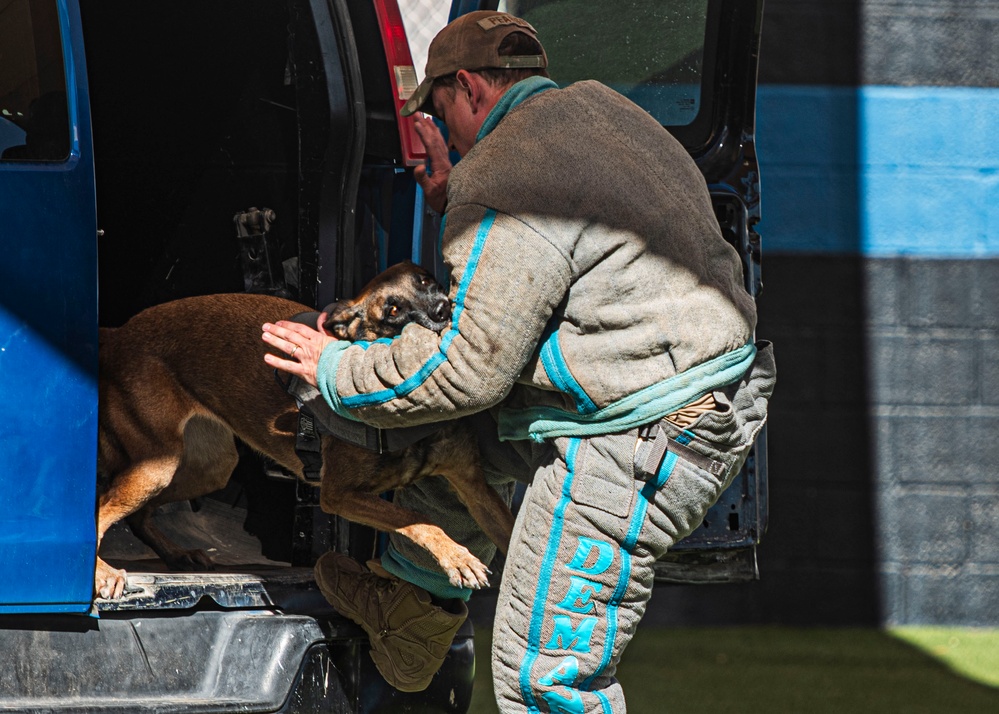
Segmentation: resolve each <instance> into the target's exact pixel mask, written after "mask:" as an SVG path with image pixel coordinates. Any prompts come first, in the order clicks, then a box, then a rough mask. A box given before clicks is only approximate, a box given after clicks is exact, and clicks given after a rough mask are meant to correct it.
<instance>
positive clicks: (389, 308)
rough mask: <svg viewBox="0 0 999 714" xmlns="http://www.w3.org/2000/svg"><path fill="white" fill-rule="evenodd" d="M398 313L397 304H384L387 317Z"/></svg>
mask: <svg viewBox="0 0 999 714" xmlns="http://www.w3.org/2000/svg"><path fill="white" fill-rule="evenodd" d="M398 314H399V306H398V305H391V304H389V305H386V306H385V315H386V316H387V317H396V316H397V315H398Z"/></svg>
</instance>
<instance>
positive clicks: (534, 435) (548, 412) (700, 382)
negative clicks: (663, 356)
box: [498, 344, 756, 442]
mask: <svg viewBox="0 0 999 714" xmlns="http://www.w3.org/2000/svg"><path fill="white" fill-rule="evenodd" d="M754 359H756V346H755V345H753V344H747V345H744V346H742V347H740V348H739V349H737V350H732V351H731V352H726V353H725V354H723V355H719V356H718V357H715V358H714V359H710V360H708V361H707V362H702V363H701V364H699V365H697V366H696V367H691V368H690V369H688V370H686V371H685V372H681V373H680V374H677V375H675V376H673V377H670V378H669V379H667V380H664V381H662V382H659V383H657V384H653V385H651V386H649V387H646V388H645V389H641V390H639V391H637V392H635V393H634V394H630V395H628V396H627V397H625V398H624V399H619V400H618V401H616V402H614V403H613V404H609V405H608V406H606V407H604V408H603V409H600V410H598V411H596V412H594V413H592V414H574V413H572V412H569V411H566V410H564V409H557V408H555V407H529V408H527V409H503V410H501V411H500V413H499V419H498V423H499V438H500V441H510V440H518V439H533V440H534V441H537V442H541V441H544V440H545V439H552V438H555V437H559V436H596V435H598V434H613V433H615V432H620V431H627V430H628V429H634V428H635V427H639V426H641V425H642V424H648V423H650V422H653V421H657V420H659V419H662V418H663V417H664V416H666V415H667V414H672V413H673V412H675V411H676V410H677V409H679V408H680V407H682V406H685V405H687V404H690V403H691V402H692V401H694V400H696V399H699V398H701V397H703V396H704V395H705V394H707V393H708V392H710V391H712V390H714V389H718V388H719V387H723V386H725V385H726V384H731V383H732V382H734V381H736V380H737V379H739V377H741V376H742V375H743V374H745V373H746V371H747V370H748V369H749V368H750V366H751V365H752V364H753V360H754Z"/></svg>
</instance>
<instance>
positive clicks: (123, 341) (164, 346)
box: [94, 262, 513, 599]
mask: <svg viewBox="0 0 999 714" xmlns="http://www.w3.org/2000/svg"><path fill="white" fill-rule="evenodd" d="M308 310H309V308H308V307H306V306H304V305H300V304H298V303H295V302H292V301H290V300H285V299H283V298H278V297H272V296H268V295H258V294H243V293H234V294H221V295H209V296H202V297H190V298H183V299H180V300H175V301H173V302H168V303H163V304H161V305H156V306H154V307H150V308H148V309H146V310H144V311H142V312H140V313H139V314H137V315H135V316H134V317H133V318H131V319H130V320H129V321H128V322H126V323H125V324H124V325H122V326H121V327H119V328H115V329H110V328H102V329H101V332H100V347H99V356H100V378H99V386H98V389H99V429H98V471H99V472H100V473H101V474H102V475H103V477H104V481H105V483H106V487H105V488H104V489H102V491H101V493H100V496H99V498H98V512H97V542H98V548H99V547H100V542H101V539H102V538H103V536H104V534H105V533H106V532H107V530H108V528H109V527H110V526H112V525H113V524H114V523H116V522H118V521H120V520H121V519H123V518H125V519H127V522H128V525H129V526H130V528H131V529H132V531H133V532H134V533H135V534H136V536H137V537H138V538H139V539H140V540H142V541H143V542H144V543H146V544H147V545H148V546H150V547H151V548H152V549H153V550H154V551H155V552H156V553H157V555H159V556H160V557H161V558H162V559H163V561H164V562H165V563H166V564H167V565H168V566H169V567H171V568H173V569H177V570H197V569H211V567H212V562H211V559H210V558H209V557H208V556H207V555H206V554H205V553H204V552H202V551H200V550H183V549H181V548H179V547H178V546H177V545H176V544H174V543H172V542H171V541H169V540H168V539H167V538H166V537H165V536H164V535H163V533H162V532H160V531H159V530H157V528H156V526H155V525H154V523H153V520H152V515H153V513H154V511H155V510H156V508H157V507H159V506H161V505H163V504H165V503H171V502H175V501H184V500H190V499H194V498H197V497H200V496H204V495H205V494H208V493H211V492H213V491H216V490H218V489H220V488H222V487H223V486H225V484H226V483H227V482H228V480H229V477H230V476H231V474H232V471H233V469H234V468H235V466H236V462H237V461H238V454H237V451H236V445H235V441H234V439H233V436H234V435H235V436H237V437H239V439H240V440H241V441H243V442H244V443H245V444H247V445H248V446H249V447H250V448H252V449H254V450H256V451H257V452H259V453H261V454H263V455H264V456H266V457H268V458H270V459H271V460H273V461H274V462H276V463H278V464H280V465H281V466H283V467H284V468H285V469H287V470H289V471H291V472H293V473H295V474H296V475H298V476H299V477H302V476H303V473H302V462H301V460H300V459H299V457H298V456H297V454H296V452H295V434H296V429H297V425H298V408H297V405H296V402H295V401H294V399H292V397H290V396H289V395H288V394H287V393H286V392H285V391H284V390H283V389H282V387H281V386H280V385H279V384H278V381H277V380H276V379H275V377H274V373H273V370H272V369H271V368H270V367H268V366H267V365H266V364H265V363H264V359H263V356H264V353H265V352H267V351H271V352H274V350H273V349H271V348H269V347H267V345H265V344H264V342H263V341H262V340H261V339H260V334H261V325H263V323H265V322H276V321H278V320H282V319H288V318H290V317H292V316H294V315H296V314H299V313H302V312H305V311H308ZM324 312H325V314H326V319H325V322H324V323H323V325H322V326H323V327H324V328H325V331H326V332H327V333H329V334H331V335H333V336H335V337H337V338H338V339H346V340H352V341H353V340H374V339H378V338H381V337H392V336H394V335H398V334H400V333H401V332H402V329H403V328H404V327H405V326H406V325H409V324H411V323H417V324H419V325H421V326H422V327H424V328H427V329H431V330H434V331H438V332H439V331H441V330H443V329H444V328H445V327H446V326H447V325H448V321H449V319H450V303H449V302H448V299H447V294H446V293H445V292H444V290H443V288H441V286H440V285H439V284H438V283H437V282H436V280H434V278H433V276H431V275H430V274H429V273H428V272H426V271H425V270H423V269H422V268H420V267H418V266H416V265H414V264H413V263H409V262H406V263H400V264H398V265H394V266H392V267H391V268H389V269H388V270H386V271H384V272H382V273H381V274H379V275H378V276H376V277H375V278H374V279H373V280H372V281H371V282H370V283H368V285H366V286H365V287H364V288H363V289H362V290H361V292H360V293H359V294H358V295H357V296H356V297H355V298H353V299H349V300H340V301H337V302H335V303H333V304H331V305H329V306H328V307H327V308H326V310H325V311H324ZM275 354H277V353H276V352H275ZM321 454H322V467H321V471H320V474H321V481H320V506H321V507H322V509H323V510H324V511H325V512H326V513H329V514H333V515H339V516H342V517H344V518H346V519H348V520H350V521H354V522H356V523H361V524H364V525H368V526H371V527H374V528H376V529H379V530H382V531H390V532H396V533H400V534H402V535H404V536H406V537H408V538H410V539H411V540H413V541H414V542H415V543H417V544H418V545H420V546H422V547H423V548H425V549H426V550H427V551H429V552H430V553H431V555H433V556H434V558H435V559H436V560H437V562H438V563H439V564H440V566H441V568H442V569H443V571H444V572H445V573H446V574H447V576H448V578H449V580H450V581H451V583H452V584H454V585H455V586H458V587H470V588H479V587H483V586H485V585H487V584H488V579H487V575H488V570H487V568H486V566H485V565H483V564H482V563H481V562H480V561H479V560H478V558H476V557H475V556H474V555H472V554H471V553H470V552H469V551H468V550H467V549H466V548H465V547H463V546H461V545H459V544H458V543H456V542H454V541H453V540H451V538H449V537H448V536H447V535H446V534H445V533H444V531H443V530H442V529H441V528H440V527H438V526H437V525H435V524H433V523H431V522H429V521H428V520H427V519H426V518H425V517H423V516H422V515H420V514H419V513H416V512H413V511H409V510H406V509H404V508H401V507H400V506H396V505H394V504H393V503H391V502H389V501H386V500H385V499H383V498H380V497H379V495H378V494H380V493H383V492H385V491H389V490H392V489H397V488H400V487H402V486H405V485H406V484H409V483H412V482H413V481H416V480H418V479H420V478H423V477H425V476H429V475H431V474H436V475H440V476H443V477H444V478H446V479H447V480H448V482H449V483H450V484H451V486H452V488H453V489H454V490H455V492H456V493H457V495H458V496H459V498H460V499H461V500H462V502H463V503H464V504H465V505H466V506H467V507H468V509H469V512H470V513H471V514H472V516H473V517H474V518H475V520H476V521H477V522H478V523H479V525H480V526H481V527H482V528H483V530H484V531H485V532H486V534H487V535H488V536H489V537H490V539H491V540H492V541H493V542H494V543H496V545H497V547H498V548H499V549H500V551H501V552H503V553H506V548H507V545H508V543H509V539H510V533H511V531H512V528H513V516H512V514H511V512H510V509H509V507H508V506H507V505H506V503H505V502H504V501H503V499H502V498H501V497H500V496H499V494H498V493H497V492H496V491H495V490H494V489H493V488H491V487H490V486H489V485H488V484H487V483H486V480H485V476H484V474H483V471H482V467H481V464H480V460H479V454H478V450H477V447H476V441H475V436H474V434H473V433H471V432H470V430H469V427H468V426H467V425H465V423H464V422H462V421H461V420H456V421H451V422H446V423H445V424H444V425H443V426H442V428H441V429H440V430H438V431H436V432H434V433H433V434H431V435H430V436H427V437H425V438H424V439H422V440H421V441H418V442H416V443H415V444H413V445H411V446H408V447H405V448H403V449H401V450H399V451H396V452H387V453H383V454H378V453H376V452H374V451H369V450H367V449H365V448H362V447H359V446H354V445H352V444H350V443H347V442H344V441H339V440H337V439H335V438H333V437H332V436H323V437H322V446H321ZM125 585H126V573H125V572H124V571H123V570H120V569H116V568H113V567H111V566H109V565H108V564H107V563H105V562H104V561H103V560H102V559H100V558H98V559H97V567H96V572H95V577H94V592H95V594H96V595H98V596H99V597H102V598H112V599H113V598H119V597H121V595H122V594H123V592H124V589H125Z"/></svg>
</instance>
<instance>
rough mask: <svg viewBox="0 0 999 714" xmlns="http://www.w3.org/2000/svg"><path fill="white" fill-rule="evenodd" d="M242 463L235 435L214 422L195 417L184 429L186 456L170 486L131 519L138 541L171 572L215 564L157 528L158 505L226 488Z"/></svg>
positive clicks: (202, 552)
mask: <svg viewBox="0 0 999 714" xmlns="http://www.w3.org/2000/svg"><path fill="white" fill-rule="evenodd" d="M238 462H239V453H238V452H237V451H236V444H235V441H234V440H233V435H232V432H231V431H230V430H229V428H228V427H227V426H225V425H224V424H221V423H219V422H217V421H215V420H213V419H208V418H205V417H200V416H195V417H192V418H191V419H190V420H188V422H187V424H186V425H185V426H184V455H183V456H182V457H181V460H180V465H179V466H178V467H177V472H176V473H175V474H174V476H173V478H172V479H171V481H170V484H169V485H168V486H167V487H166V488H164V489H163V490H162V491H161V492H160V493H159V495H158V496H156V497H155V498H153V499H152V500H151V501H150V502H149V503H148V504H146V505H145V506H144V507H143V508H140V509H139V510H138V511H136V512H135V513H133V514H132V515H130V516H129V517H128V525H129V527H130V528H131V529H132V532H133V533H134V534H135V535H136V537H137V538H139V540H141V541H142V542H143V543H145V544H146V545H148V546H149V547H150V548H152V549H153V550H154V551H155V552H156V554H157V555H158V556H159V557H160V558H161V559H162V560H163V562H164V563H166V564H167V566H168V567H170V568H171V569H172V570H212V569H214V567H215V564H214V563H213V562H212V559H211V558H210V557H209V556H208V554H207V553H205V552H204V551H203V550H201V549H199V548H193V549H190V550H187V549H184V548H181V547H180V546H178V545H177V544H176V543H174V542H173V541H171V540H170V539H169V538H167V537H166V536H165V535H164V534H163V532H162V531H160V529H159V528H158V527H157V526H156V523H155V521H154V518H153V516H154V514H155V512H156V509H157V508H159V506H161V505H163V504H165V503H175V502H177V501H189V500H191V499H194V498H198V497H200V496H204V495H205V494H208V493H212V492H213V491H218V490H219V489H221V488H223V487H224V486H225V485H226V484H227V483H228V482H229V477H230V476H231V475H232V472H233V469H235V468H236V464H237V463H238Z"/></svg>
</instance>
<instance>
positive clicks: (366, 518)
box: [320, 482, 489, 590]
mask: <svg viewBox="0 0 999 714" xmlns="http://www.w3.org/2000/svg"><path fill="white" fill-rule="evenodd" d="M320 505H321V506H322V509H323V511H325V512H326V513H329V514H332V515H337V516H342V517H344V518H346V519H347V520H349V521H353V522H354V523H360V524H362V525H366V526H371V527H372V528H377V529H378V530H381V531H387V532H390V533H399V534H401V535H403V536H405V537H406V538H409V539H410V540H411V541H413V542H414V543H416V544H417V545H418V546H420V547H422V548H425V549H426V550H427V551H428V552H429V553H430V554H431V555H432V556H433V557H434V559H435V560H436V561H437V563H438V564H439V565H440V567H441V569H442V570H443V571H444V573H445V574H446V575H447V577H448V580H449V581H450V582H451V584H452V585H454V586H455V587H459V588H471V589H473V590H478V589H479V588H483V587H487V586H488V585H489V569H488V568H486V566H485V565H483V564H482V561H480V560H479V559H478V558H476V557H475V556H474V555H472V553H471V552H470V551H469V550H468V548H466V547H465V546H463V545H460V544H459V543H456V542H455V541H453V540H452V539H451V538H449V537H448V535H447V533H445V532H444V531H443V530H442V529H441V528H440V526H437V525H435V524H433V523H431V522H430V521H428V520H427V519H426V518H425V517H424V516H421V515H420V514H419V513H416V512H415V511H410V510H408V509H406V508H402V507H400V506H397V505H395V504H394V503H392V502H390V501H386V500H385V499H383V498H379V497H378V496H376V495H374V494H371V493H360V492H356V491H333V490H332V489H329V488H326V486H325V482H324V487H323V489H322V493H321V496H320Z"/></svg>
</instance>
